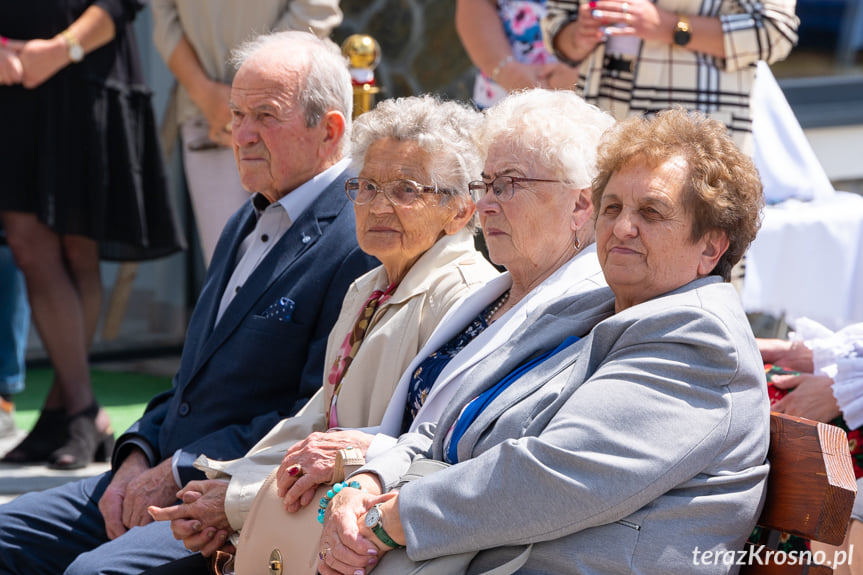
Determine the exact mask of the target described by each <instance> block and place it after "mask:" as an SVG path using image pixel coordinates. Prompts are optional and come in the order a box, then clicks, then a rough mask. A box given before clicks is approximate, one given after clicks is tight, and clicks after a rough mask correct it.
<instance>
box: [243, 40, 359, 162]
mask: <svg viewBox="0 0 863 575" xmlns="http://www.w3.org/2000/svg"><path fill="white" fill-rule="evenodd" d="M263 49H267V50H284V51H285V52H291V53H297V52H299V51H300V50H303V51H304V53H305V55H306V61H307V62H306V67H305V70H304V72H305V74H303V75H301V78H302V80H301V82H302V84H301V85H300V86H299V92H298V95H297V101H298V102H297V103H298V104H299V105H300V106H301V107H302V109H303V111H304V116H305V120H306V127H308V128H311V127H313V126H317V125H318V123H320V121H321V119H322V118H323V117H324V114H326V113H327V112H329V111H331V110H335V111H337V112H341V113H342V114H343V115H344V117H345V133H344V136H343V137H342V142H341V152H342V154H343V155H344V153H345V152H346V151H347V149H348V145H349V142H350V137H351V114H353V107H354V96H353V86H352V85H351V74H350V72H349V71H348V61H347V58H345V56H344V55H343V54H342V52H341V50H340V49H339V47H338V46H337V45H336V44H335V42H333V41H332V40H330V39H328V38H318V37H317V36H315V35H314V34H312V33H310V32H301V31H298V30H288V31H284V32H274V33H271V34H262V35H260V36H257V37H255V38H253V39H251V40H249V41H247V42H244V43H243V44H242V45H240V46H239V47H238V48H236V49H235V50H234V51H233V52H232V54H231V63H232V64H233V65H234V66H235V67H236V68H237V69H239V68H240V67H241V66H242V65H243V64H244V63H245V62H247V61H248V60H249V59H250V58H252V57H253V56H255V55H256V54H257V53H258V52H260V51H261V50H263Z"/></svg>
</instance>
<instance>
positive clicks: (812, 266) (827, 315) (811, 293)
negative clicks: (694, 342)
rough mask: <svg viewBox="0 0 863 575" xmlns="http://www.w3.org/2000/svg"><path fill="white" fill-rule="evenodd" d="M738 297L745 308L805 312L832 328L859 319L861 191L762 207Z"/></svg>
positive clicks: (792, 316) (862, 315) (862, 298)
mask: <svg viewBox="0 0 863 575" xmlns="http://www.w3.org/2000/svg"><path fill="white" fill-rule="evenodd" d="M742 297H743V305H744V307H745V309H746V311H748V312H760V313H767V314H770V315H773V316H776V317H784V318H785V319H786V320H787V321H789V322H793V321H794V320H796V319H797V318H799V317H804V316H805V317H809V318H812V319H814V320H816V321H818V322H819V323H822V324H823V325H825V326H827V327H829V328H830V329H834V330H837V329H840V328H842V327H843V326H846V325H848V324H850V323H854V322H860V321H863V196H859V195H857V194H851V193H848V192H836V193H835V194H834V195H833V196H830V197H828V198H824V199H819V200H815V201H810V202H803V201H798V200H793V199H792V200H787V201H785V202H782V203H779V204H776V205H773V206H768V207H766V208H765V210H764V223H763V225H762V227H761V230H760V231H759V232H758V237H757V238H756V239H755V241H754V242H753V243H752V246H750V249H749V252H748V253H747V258H746V272H745V275H744V278H743V290H742Z"/></svg>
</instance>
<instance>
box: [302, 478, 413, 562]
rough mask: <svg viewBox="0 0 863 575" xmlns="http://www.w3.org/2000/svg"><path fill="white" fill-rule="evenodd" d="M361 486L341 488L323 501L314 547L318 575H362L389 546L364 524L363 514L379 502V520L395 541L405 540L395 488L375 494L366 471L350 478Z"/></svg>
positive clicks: (372, 480)
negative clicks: (321, 523) (317, 541)
mask: <svg viewBox="0 0 863 575" xmlns="http://www.w3.org/2000/svg"><path fill="white" fill-rule="evenodd" d="M351 480H352V481H353V480H357V481H359V483H360V485H361V486H362V487H361V489H354V488H345V489H342V490H341V491H340V492H339V493H337V494H336V495H335V497H333V498H332V500H330V502H329V503H328V505H327V512H326V515H325V519H324V529H323V533H322V534H321V539H320V547H319V550H318V567H317V569H318V573H320V574H321V575H365V574H366V573H370V572H371V571H372V570H373V569H374V568H375V566H377V564H378V563H379V562H380V560H381V559H382V558H383V556H384V555H385V554H386V553H387V552H389V551H392V549H393V547H390V546H388V545H386V544H384V542H383V541H381V540H380V539H379V538H378V537H377V536H376V535H375V534H374V532H373V531H372V529H371V527H370V526H368V525H366V514H367V513H368V511H369V510H370V509H372V508H373V507H374V506H376V505H379V510H380V516H381V524H382V526H383V528H384V531H386V534H387V535H388V536H389V537H390V538H391V539H392V540H393V541H394V542H395V543H397V544H399V545H404V544H405V536H404V531H403V530H402V527H401V521H400V520H399V511H398V492H394V491H391V492H389V493H385V494H383V495H379V494H377V492H378V491H379V490H380V485H379V484H378V483H377V480H376V479H373V478H372V476H368V475H359V476H357V477H353V478H351Z"/></svg>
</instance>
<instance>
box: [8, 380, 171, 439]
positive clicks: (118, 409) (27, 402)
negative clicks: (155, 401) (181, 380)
mask: <svg viewBox="0 0 863 575" xmlns="http://www.w3.org/2000/svg"><path fill="white" fill-rule="evenodd" d="M91 374H92V379H93V391H94V393H95V394H96V399H97V400H98V401H99V404H100V405H102V407H104V408H105V411H107V412H108V416H109V417H110V418H111V425H112V426H113V427H114V432H115V434H116V435H118V436H119V434H120V433H122V432H123V431H124V430H126V429H127V428H128V427H129V426H130V425H132V423H134V422H135V421H136V420H137V419H138V418H139V417H141V414H142V413H143V412H144V408H145V407H146V406H147V402H149V401H150V399H151V398H152V397H153V396H154V395H156V394H157V393H159V392H161V391H164V390H166V389H170V388H171V378H170V377H163V376H156V375H147V374H142V373H123V372H114V371H99V370H93V371H92V372H91ZM53 377H54V371H53V370H52V369H48V368H43V369H28V370H27V382H26V388H25V390H24V391H23V392H22V393H19V394H17V395H15V398H14V400H15V423H16V424H17V425H18V428H19V429H24V430H29V429H30V428H31V427H32V426H33V424H34V423H35V422H36V418H37V417H39V410H40V409H41V408H42V402H43V401H44V399H45V396H46V395H47V394H48V388H49V387H50V386H51V380H52V379H53Z"/></svg>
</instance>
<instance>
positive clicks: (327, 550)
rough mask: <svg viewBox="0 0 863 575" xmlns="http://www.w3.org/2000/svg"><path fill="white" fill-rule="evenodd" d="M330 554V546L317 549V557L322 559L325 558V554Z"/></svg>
mask: <svg viewBox="0 0 863 575" xmlns="http://www.w3.org/2000/svg"><path fill="white" fill-rule="evenodd" d="M329 554H330V548H329V547H324V548H323V550H321V551H318V559H320V560H321V561H324V560H325V559H326V558H327V555H329Z"/></svg>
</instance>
